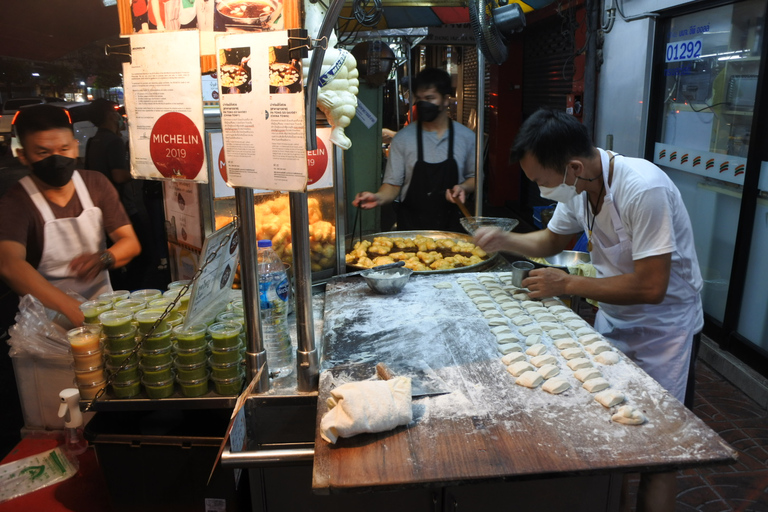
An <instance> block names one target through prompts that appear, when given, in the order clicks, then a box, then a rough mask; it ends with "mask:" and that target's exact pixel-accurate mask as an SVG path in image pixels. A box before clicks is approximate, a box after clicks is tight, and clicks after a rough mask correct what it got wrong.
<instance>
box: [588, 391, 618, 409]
mask: <svg viewBox="0 0 768 512" xmlns="http://www.w3.org/2000/svg"><path fill="white" fill-rule="evenodd" d="M595 400H597V402H598V403H599V404H600V405H602V406H603V407H613V406H614V405H619V404H620V403H621V402H623V401H624V393H622V392H621V391H619V390H618V389H606V390H605V391H601V392H599V393H598V394H596V395H595Z"/></svg>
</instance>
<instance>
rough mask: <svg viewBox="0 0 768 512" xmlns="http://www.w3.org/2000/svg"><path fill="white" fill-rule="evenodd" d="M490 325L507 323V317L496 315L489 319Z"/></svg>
mask: <svg viewBox="0 0 768 512" xmlns="http://www.w3.org/2000/svg"><path fill="white" fill-rule="evenodd" d="M488 325H507V319H506V318H504V317H503V316H501V315H499V316H495V317H493V318H491V319H489V320H488Z"/></svg>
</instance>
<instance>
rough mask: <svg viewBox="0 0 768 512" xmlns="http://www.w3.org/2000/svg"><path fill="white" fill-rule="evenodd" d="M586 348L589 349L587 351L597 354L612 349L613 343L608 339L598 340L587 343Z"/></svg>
mask: <svg viewBox="0 0 768 512" xmlns="http://www.w3.org/2000/svg"><path fill="white" fill-rule="evenodd" d="M586 349H587V352H589V353H590V354H592V355H593V356H596V355H597V354H600V353H601V352H606V351H610V350H611V344H610V343H608V342H607V341H596V342H595V343H592V344H590V345H587V347H586Z"/></svg>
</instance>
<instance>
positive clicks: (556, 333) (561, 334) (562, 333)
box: [548, 329, 571, 340]
mask: <svg viewBox="0 0 768 512" xmlns="http://www.w3.org/2000/svg"><path fill="white" fill-rule="evenodd" d="M548 334H549V337H550V338H552V339H553V340H562V339H565V338H570V337H571V335H570V333H569V332H568V331H566V330H564V329H554V330H551V331H549V333H548Z"/></svg>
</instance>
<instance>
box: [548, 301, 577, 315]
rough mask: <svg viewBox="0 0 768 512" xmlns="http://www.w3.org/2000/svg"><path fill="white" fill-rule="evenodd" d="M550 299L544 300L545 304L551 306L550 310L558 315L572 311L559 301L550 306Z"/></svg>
mask: <svg viewBox="0 0 768 512" xmlns="http://www.w3.org/2000/svg"><path fill="white" fill-rule="evenodd" d="M548 302H549V301H543V304H544V305H545V306H549V312H550V313H552V314H553V315H556V314H558V313H570V311H571V310H570V309H568V308H567V307H565V306H563V305H562V304H560V303H559V302H558V301H554V303H553V304H552V305H551V306H550V305H549V304H548Z"/></svg>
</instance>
